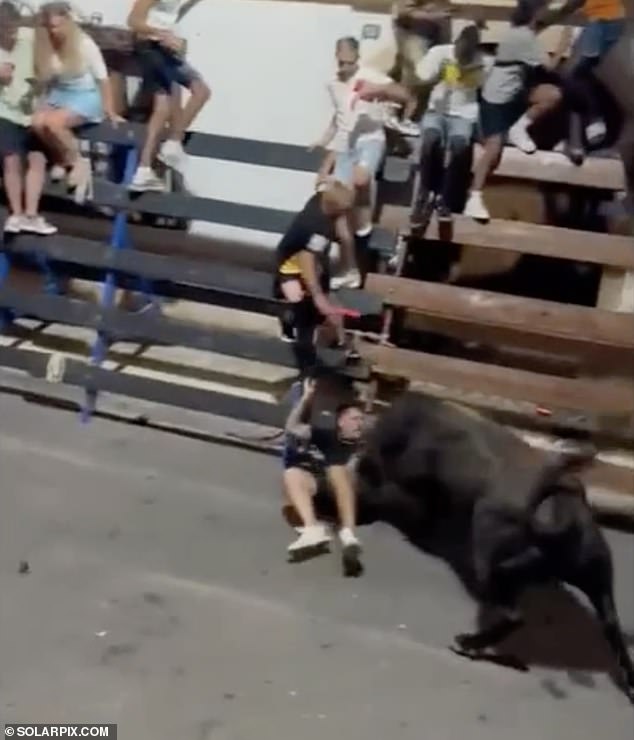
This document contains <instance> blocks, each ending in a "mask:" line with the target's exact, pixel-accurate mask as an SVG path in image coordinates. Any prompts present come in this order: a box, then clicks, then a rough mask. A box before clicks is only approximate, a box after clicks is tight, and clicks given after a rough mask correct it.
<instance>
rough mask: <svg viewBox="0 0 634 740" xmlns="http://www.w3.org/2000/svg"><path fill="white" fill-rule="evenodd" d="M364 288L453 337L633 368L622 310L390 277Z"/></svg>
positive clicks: (631, 334) (632, 343)
mask: <svg viewBox="0 0 634 740" xmlns="http://www.w3.org/2000/svg"><path fill="white" fill-rule="evenodd" d="M365 287H366V290H368V291H369V292H375V293H377V294H378V295H380V296H381V297H382V298H383V300H384V301H385V303H387V304H390V305H393V306H396V307H401V308H405V309H409V310H411V311H415V312H417V313H419V314H420V315H421V317H423V318H424V322H425V324H429V327H430V328H436V329H440V330H441V331H442V332H446V333H448V334H450V335H452V336H458V337H465V336H466V337H468V338H470V339H472V340H474V339H475V340H478V341H481V342H485V343H486V342H488V341H493V342H494V343H503V342H505V341H506V342H509V343H510V344H515V345H518V346H528V347H532V348H536V349H545V350H548V351H554V352H555V353H565V352H566V351H569V352H572V353H574V354H579V353H581V354H582V355H583V356H591V357H595V358H597V359H601V360H602V361H603V362H615V363H618V364H617V365H616V366H617V367H619V368H621V370H622V369H623V368H627V372H629V371H630V369H631V368H632V362H633V361H634V331H632V319H631V317H629V316H626V315H624V314H618V313H612V312H609V311H603V310H600V309H597V308H588V307H585V306H570V305H567V304H562V303H555V302H552V301H543V300H537V299H534V298H519V297H516V296H509V295H505V294H503V293H493V292H489V291H484V290H474V289H472V288H461V287H455V286H449V285H442V284H437V283H428V282H423V281H418V280H411V279H407V278H395V277H391V276H388V275H376V274H372V275H369V276H368V279H367V281H366V286H365ZM622 363H627V364H626V365H623V364H622Z"/></svg>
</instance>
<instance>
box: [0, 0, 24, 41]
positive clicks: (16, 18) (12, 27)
mask: <svg viewBox="0 0 634 740" xmlns="http://www.w3.org/2000/svg"><path fill="white" fill-rule="evenodd" d="M19 24H20V11H19V10H18V9H17V8H16V6H15V5H14V4H13V3H10V2H8V0H4V2H1V3H0V46H1V47H2V48H4V49H7V50H10V49H12V48H13V46H14V45H15V42H16V41H17V38H18V26H19Z"/></svg>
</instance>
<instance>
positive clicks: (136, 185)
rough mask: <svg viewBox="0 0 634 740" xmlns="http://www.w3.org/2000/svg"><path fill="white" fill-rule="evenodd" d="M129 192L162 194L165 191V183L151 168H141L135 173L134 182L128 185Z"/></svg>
mask: <svg viewBox="0 0 634 740" xmlns="http://www.w3.org/2000/svg"><path fill="white" fill-rule="evenodd" d="M128 190H131V191H132V192H135V193H146V192H150V191H151V192H155V193H162V192H164V191H165V183H164V182H163V180H161V178H160V177H159V176H158V175H157V174H156V172H154V170H153V169H152V168H151V167H139V168H138V169H137V171H136V172H135V173H134V177H133V178H132V182H131V183H130V184H129V185H128Z"/></svg>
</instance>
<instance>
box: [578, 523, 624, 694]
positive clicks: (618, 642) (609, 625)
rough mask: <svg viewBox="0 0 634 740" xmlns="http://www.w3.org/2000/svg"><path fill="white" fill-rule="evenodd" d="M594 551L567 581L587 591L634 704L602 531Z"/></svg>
mask: <svg viewBox="0 0 634 740" xmlns="http://www.w3.org/2000/svg"><path fill="white" fill-rule="evenodd" d="M595 526H596V525H595ZM593 549H594V553H593V557H592V559H591V560H589V561H587V562H585V563H583V564H582V565H578V566H577V567H576V568H574V570H573V569H572V568H571V572H570V573H568V574H566V577H565V580H566V581H567V582H568V583H570V584H571V585H573V586H576V587H577V588H578V589H580V590H581V591H583V593H585V594H586V596H587V597H588V599H589V600H590V603H591V604H592V606H593V607H594V608H595V610H596V612H597V616H598V618H599V621H600V623H601V627H602V628H603V634H604V635H605V638H606V640H607V642H608V644H609V645H610V648H611V650H612V653H613V654H614V657H615V658H616V662H617V665H618V670H619V673H618V677H617V678H618V682H619V684H620V685H621V687H622V689H623V691H624V692H625V694H626V695H627V697H628V699H629V700H630V701H631V702H632V703H633V704H634V664H633V663H632V658H631V657H630V654H629V652H628V649H627V646H626V644H625V639H624V637H623V631H622V629H621V625H620V622H619V617H618V614H617V611H616V604H615V603H614V585H613V581H614V578H613V572H612V555H611V553H610V549H609V547H608V544H607V542H606V541H605V540H604V539H603V536H602V535H601V532H600V531H599V529H598V527H597V528H596V536H595V539H594V543H593ZM570 576H572V577H570Z"/></svg>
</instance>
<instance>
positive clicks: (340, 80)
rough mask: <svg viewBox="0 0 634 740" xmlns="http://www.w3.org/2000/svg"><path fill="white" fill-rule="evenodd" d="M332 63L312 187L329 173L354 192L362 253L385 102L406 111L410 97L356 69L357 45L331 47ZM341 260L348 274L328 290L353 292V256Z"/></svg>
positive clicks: (357, 279) (348, 41)
mask: <svg viewBox="0 0 634 740" xmlns="http://www.w3.org/2000/svg"><path fill="white" fill-rule="evenodd" d="M336 59H337V66H338V72H337V76H336V78H335V79H334V80H333V81H332V82H331V83H330V84H329V85H328V92H329V95H330V98H331V100H332V104H333V107H334V114H333V117H332V120H331V122H330V125H329V126H328V128H327V130H326V132H325V133H324V135H323V137H322V138H321V140H320V141H319V142H317V144H316V145H315V146H318V147H326V148H328V150H329V151H328V152H327V154H326V157H325V158H324V161H323V163H322V166H321V168H320V170H319V173H318V176H317V184H318V187H319V186H320V185H322V184H323V183H324V182H325V181H326V180H327V179H328V178H329V176H330V174H331V173H332V174H333V177H334V179H335V180H338V181H339V182H343V183H346V184H348V185H350V186H351V187H354V188H355V191H356V201H357V202H356V213H355V218H354V230H355V232H356V246H357V249H358V250H359V251H364V250H365V248H366V247H367V244H368V241H369V239H370V235H371V233H372V215H373V205H374V198H375V192H374V191H375V186H376V183H375V178H376V174H377V172H378V170H379V168H380V166H381V163H382V162H383V158H384V155H385V129H384V124H385V118H386V110H385V108H386V106H385V102H386V101H388V100H391V101H393V102H399V103H403V104H405V105H407V103H408V102H409V101H410V95H409V93H408V92H407V90H406V89H405V88H404V87H402V86H401V85H397V84H396V83H395V82H394V81H393V80H392V78H391V77H388V76H387V75H386V74H383V73H381V72H378V71H376V70H373V69H368V68H362V67H360V66H359V42H358V41H357V39H355V38H352V37H346V38H342V39H339V40H338V41H337V44H336ZM343 258H344V260H345V262H346V263H347V264H346V267H347V268H348V269H347V270H345V271H344V272H343V274H342V275H340V276H338V277H336V278H333V281H332V288H333V290H336V289H337V288H341V287H348V288H358V287H359V286H360V284H361V275H360V272H359V270H358V269H357V268H356V266H355V261H354V251H353V250H351V251H350V253H349V254H346V253H345V252H343Z"/></svg>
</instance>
